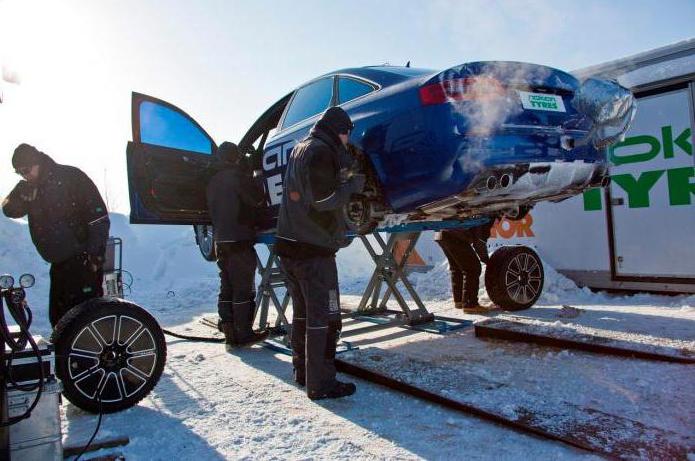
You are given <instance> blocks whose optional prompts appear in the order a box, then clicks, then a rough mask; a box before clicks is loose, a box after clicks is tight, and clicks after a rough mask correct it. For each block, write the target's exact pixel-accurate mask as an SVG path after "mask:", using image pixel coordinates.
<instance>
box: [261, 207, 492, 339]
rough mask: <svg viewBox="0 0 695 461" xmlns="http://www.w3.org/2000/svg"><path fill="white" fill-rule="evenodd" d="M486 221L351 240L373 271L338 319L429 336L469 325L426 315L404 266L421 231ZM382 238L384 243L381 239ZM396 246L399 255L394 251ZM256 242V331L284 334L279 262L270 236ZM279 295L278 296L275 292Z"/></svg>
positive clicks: (410, 227)
mask: <svg viewBox="0 0 695 461" xmlns="http://www.w3.org/2000/svg"><path fill="white" fill-rule="evenodd" d="M484 222H486V220H485V219H479V220H478V219H471V220H467V221H465V222H460V221H440V222H426V223H407V224H401V225H396V226H391V227H388V228H384V229H379V230H378V231H377V232H374V233H372V234H370V235H368V236H367V235H353V237H355V238H359V240H360V241H361V243H362V244H363V245H364V247H365V249H366V250H367V253H368V254H369V256H370V258H371V259H372V261H373V262H374V271H373V273H372V276H371V277H370V279H369V282H368V283H367V286H366V288H365V290H364V292H363V294H362V297H361V300H360V302H359V305H358V306H357V310H355V311H349V312H344V314H343V318H354V319H357V320H359V321H364V322H368V323H373V324H376V325H381V326H383V327H384V328H388V327H392V326H394V325H396V326H402V327H404V328H411V329H417V330H421V331H427V332H430V333H435V334H446V333H448V332H451V331H454V330H458V329H461V328H465V327H467V326H470V325H471V322H470V321H467V320H462V319H455V318H447V317H439V316H435V315H434V314H433V313H431V312H429V311H428V310H427V308H426V307H425V305H424V303H423V302H422V299H421V298H420V296H419V295H418V293H417V290H416V289H415V288H414V287H413V284H412V283H411V282H410V281H409V280H408V270H407V263H408V261H409V258H410V257H411V255H412V252H413V250H414V249H415V246H416V245H417V242H418V239H419V238H420V235H421V234H422V232H423V231H426V230H442V229H447V228H457V227H458V228H460V227H464V228H467V227H474V226H477V225H479V224H482V223H484ZM384 233H385V234H387V235H388V237H387V238H386V239H385V238H384V237H383V236H382V234H384ZM399 242H401V247H400V251H396V248H397V244H398V243H399ZM258 243H261V244H264V245H266V247H267V248H268V256H267V258H265V263H264V262H263V261H262V260H261V258H257V265H258V271H259V273H260V274H261V281H260V284H259V286H258V294H257V296H256V306H257V307H256V314H257V318H258V322H259V326H260V327H261V328H263V327H264V326H268V328H270V329H271V332H273V333H276V334H289V333H290V332H291V324H290V322H289V320H288V319H287V316H286V312H287V307H288V305H289V296H288V293H287V290H286V288H285V277H284V275H283V273H282V270H281V269H280V261H279V258H278V256H277V253H276V251H275V248H274V243H275V238H274V235H271V234H261V235H260V236H259V239H258ZM278 290H282V292H280V291H278ZM391 298H394V299H395V300H396V303H397V306H398V308H399V310H396V309H390V308H389V307H388V302H389V300H390V299H391ZM271 306H273V308H274V309H275V312H276V313H277V318H276V320H275V322H274V325H272V326H271V325H269V324H268V318H269V314H270V308H271Z"/></svg>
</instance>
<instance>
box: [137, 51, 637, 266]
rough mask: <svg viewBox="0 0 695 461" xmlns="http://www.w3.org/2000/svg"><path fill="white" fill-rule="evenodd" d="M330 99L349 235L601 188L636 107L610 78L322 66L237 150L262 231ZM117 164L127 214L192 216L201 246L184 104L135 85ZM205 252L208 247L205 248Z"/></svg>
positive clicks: (513, 65) (164, 220) (197, 178)
mask: <svg viewBox="0 0 695 461" xmlns="http://www.w3.org/2000/svg"><path fill="white" fill-rule="evenodd" d="M331 106H340V107H342V108H344V109H345V110H346V111H347V112H348V113H349V114H350V117H351V118H352V120H353V121H354V124H355V129H354V130H353V132H352V134H351V137H350V142H351V143H352V145H353V147H354V148H353V149H352V150H351V151H352V152H353V154H354V155H355V157H356V158H357V159H358V160H359V161H358V162H356V165H359V167H358V168H359V169H361V170H364V172H365V173H367V177H368V182H367V187H366V190H365V191H364V193H363V194H361V195H355V196H353V200H352V202H351V203H350V204H349V205H348V206H347V207H346V209H345V216H346V218H347V219H348V222H349V223H350V225H351V227H352V228H353V229H354V230H356V231H357V232H362V233H364V232H368V231H371V230H373V229H374V228H375V227H379V228H389V226H393V225H396V224H402V223H414V222H439V221H443V220H466V219H469V218H473V217H489V218H497V217H500V216H507V217H512V218H513V217H521V216H523V215H524V214H525V213H526V212H528V210H529V209H530V208H531V207H533V205H534V204H535V203H537V202H539V201H543V200H553V201H559V200H563V199H566V198H568V197H571V196H573V195H576V194H578V193H581V192H582V191H583V190H585V189H586V188H589V187H595V186H600V185H605V184H606V181H607V163H606V155H605V148H606V147H607V146H609V145H610V144H611V143H614V142H617V141H618V140H619V139H621V136H622V134H623V133H624V132H625V131H626V130H627V128H628V126H629V123H630V121H631V120H632V117H633V115H634V100H633V98H632V94H631V93H630V92H629V91H628V90H627V89H625V88H622V87H620V86H619V85H618V84H616V83H614V82H609V81H603V80H595V79H590V80H587V81H586V82H583V83H580V82H579V81H578V80H577V79H576V78H575V77H573V76H572V75H570V74H568V73H566V72H563V71H560V70H557V69H553V68H550V67H545V66H539V65H533V64H526V63H517V62H497V61H494V62H491V61H486V62H473V63H467V64H463V65H460V66H456V67H452V68H450V69H447V70H444V71H434V70H429V69H416V68H411V67H395V66H372V67H361V68H350V69H343V70H338V71H335V72H331V73H328V74H326V75H322V76H320V77H318V78H316V79H314V80H311V81H310V82H308V83H306V84H304V85H302V86H301V87H299V88H297V89H296V90H294V91H292V92H290V93H289V94H287V95H286V96H284V97H283V98H282V99H280V100H279V101H278V102H276V103H275V104H273V105H272V106H271V107H270V108H269V109H268V110H267V111H266V112H265V113H264V114H263V115H261V117H260V118H259V119H258V120H257V121H256V122H255V123H254V125H253V126H252V127H251V128H250V129H249V131H248V132H247V133H246V135H245V136H244V137H243V138H242V139H241V140H240V141H239V143H238V145H239V147H240V149H241V150H242V152H244V153H245V154H246V155H247V156H248V157H249V158H250V160H251V161H252V162H253V164H254V167H255V168H256V169H258V170H261V171H262V175H263V179H264V182H265V192H266V198H267V208H266V209H265V210H264V213H262V215H263V216H262V220H261V223H260V226H261V231H262V232H272V231H273V229H274V227H275V220H276V216H277V210H278V206H279V204H280V200H281V196H282V178H283V173H284V169H285V166H286V164H287V159H288V157H289V155H290V152H291V151H292V148H293V146H294V145H295V144H296V143H297V142H298V141H300V140H301V139H302V138H304V137H305V136H307V134H308V132H309V130H310V128H311V127H312V126H313V124H314V123H315V122H316V120H317V119H318V118H319V116H320V115H321V113H322V112H323V111H324V110H325V109H327V108H328V107H331ZM132 127H133V141H132V142H130V143H129V144H128V149H127V161H128V177H129V188H130V205H131V215H130V218H131V222H132V223H147V224H156V223H161V224H193V225H194V226H195V228H196V230H197V237H198V241H199V243H200V245H201V250H202V251H203V254H204V255H205V254H206V251H207V253H208V255H209V249H210V248H211V245H210V241H209V235H210V234H209V232H206V226H207V225H208V224H209V217H208V213H207V209H206V200H205V187H206V183H207V179H208V177H209V175H210V173H211V171H212V169H211V166H212V165H213V163H214V160H215V151H216V143H215V141H214V140H213V139H212V138H211V137H210V136H209V135H208V134H207V133H206V132H205V130H204V129H203V128H202V127H201V126H200V125H199V124H198V123H197V122H196V121H195V120H193V119H192V118H191V117H190V116H188V115H187V114H186V113H185V112H183V111H182V110H180V109H178V108H177V107H175V106H173V105H171V104H169V103H167V102H164V101H162V100H159V99H156V98H153V97H151V96H147V95H143V94H138V93H133V99H132ZM206 248H207V250H206Z"/></svg>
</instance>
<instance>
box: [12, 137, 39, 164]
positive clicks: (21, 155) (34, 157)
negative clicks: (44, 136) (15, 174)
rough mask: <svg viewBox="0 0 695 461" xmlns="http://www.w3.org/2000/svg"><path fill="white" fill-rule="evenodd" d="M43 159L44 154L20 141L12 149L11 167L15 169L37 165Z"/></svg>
mask: <svg viewBox="0 0 695 461" xmlns="http://www.w3.org/2000/svg"><path fill="white" fill-rule="evenodd" d="M43 159H44V154H42V153H41V152H39V150H38V149H37V148H36V147H34V146H30V145H29V144H24V143H22V144H20V145H19V146H17V148H16V149H15V150H14V155H13V156H12V167H13V168H14V169H15V170H16V169H17V168H22V167H27V166H34V165H39V164H41V162H42V161H43Z"/></svg>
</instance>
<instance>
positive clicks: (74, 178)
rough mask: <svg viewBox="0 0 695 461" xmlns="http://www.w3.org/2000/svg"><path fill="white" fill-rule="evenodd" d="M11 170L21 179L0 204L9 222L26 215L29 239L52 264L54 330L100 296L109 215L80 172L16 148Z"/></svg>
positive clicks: (28, 149)
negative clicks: (64, 318)
mask: <svg viewBox="0 0 695 461" xmlns="http://www.w3.org/2000/svg"><path fill="white" fill-rule="evenodd" d="M12 166H13V167H14V169H15V171H16V172H17V174H19V175H20V176H21V177H22V178H23V180H21V181H19V183H17V185H16V186H15V188H14V189H13V190H12V192H10V194H9V195H8V196H7V197H6V198H5V200H4V201H3V203H2V211H3V212H4V213H5V216H8V217H10V218H21V217H23V216H27V215H28V220H29V231H30V232H31V239H32V240H33V242H34V245H35V246H36V249H37V250H38V252H39V254H40V255H41V257H42V258H43V259H45V260H46V261H48V262H49V263H51V270H50V277H51V290H50V299H49V319H50V321H51V325H52V326H53V327H55V326H56V324H57V323H58V321H59V320H60V319H61V317H62V316H63V315H64V314H65V313H66V312H67V311H68V310H70V309H71V308H73V307H74V306H76V305H78V304H80V303H82V302H84V301H86V300H88V299H91V298H96V297H99V296H102V295H103V289H102V283H103V271H102V267H103V262H104V253H105V251H106V241H107V239H108V237H109V226H110V222H109V215H108V212H107V210H106V205H105V204H104V201H103V200H102V198H101V195H100V194H99V191H98V190H97V188H96V186H95V185H94V183H93V182H92V180H91V179H89V177H88V176H87V175H86V174H84V173H83V172H82V171H81V170H80V169H78V168H75V167H72V166H68V165H59V164H57V163H56V162H54V161H53V159H51V158H50V157H49V156H48V155H46V154H44V153H43V152H39V150H37V149H36V148H35V147H33V146H30V145H28V144H20V145H19V146H18V147H17V148H16V149H15V151H14V155H13V156H12Z"/></svg>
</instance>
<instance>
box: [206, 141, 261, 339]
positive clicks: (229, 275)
mask: <svg viewBox="0 0 695 461" xmlns="http://www.w3.org/2000/svg"><path fill="white" fill-rule="evenodd" d="M216 156H217V165H216V167H217V169H218V171H217V173H215V175H214V176H213V177H212V178H211V179H210V182H209V183H208V186H207V191H206V192H207V202H208V211H209V213H210V219H211V220H212V226H213V237H214V241H215V251H216V253H217V266H218V267H219V269H220V294H219V298H218V303H217V310H218V313H219V315H220V324H219V328H220V331H222V333H224V337H225V342H226V344H227V345H229V346H240V345H245V344H251V343H255V342H258V341H262V340H264V339H265V338H266V337H267V336H268V333H267V332H263V333H256V332H254V331H253V328H252V326H253V318H254V314H255V300H254V298H255V294H256V290H255V275H256V250H255V249H254V247H253V245H254V241H255V238H256V231H255V214H256V213H255V211H256V210H257V209H258V208H259V207H262V206H263V205H264V203H265V195H264V193H263V187H262V185H261V184H260V183H259V182H258V181H256V180H255V179H254V178H253V175H252V172H251V168H249V167H248V165H247V164H246V162H245V161H244V158H243V156H242V155H241V152H240V151H239V148H238V147H237V146H236V145H235V144H233V143H230V142H224V143H222V144H221V145H220V147H219V148H218V149H217V152H216Z"/></svg>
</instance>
